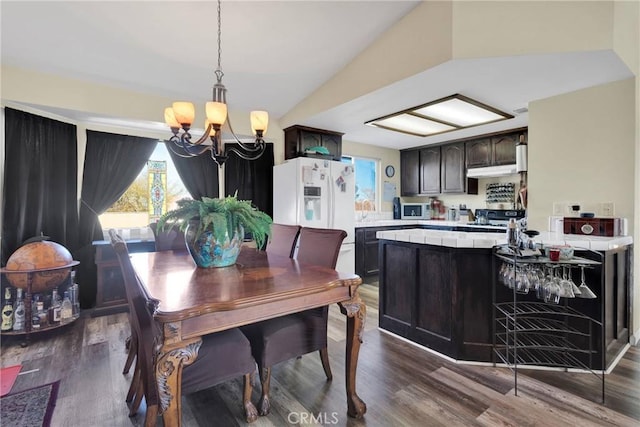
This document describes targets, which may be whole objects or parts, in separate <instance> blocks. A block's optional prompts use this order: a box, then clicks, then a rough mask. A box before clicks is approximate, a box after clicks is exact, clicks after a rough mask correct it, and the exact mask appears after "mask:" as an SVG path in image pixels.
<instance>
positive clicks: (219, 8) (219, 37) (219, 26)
mask: <svg viewBox="0 0 640 427" xmlns="http://www.w3.org/2000/svg"><path fill="white" fill-rule="evenodd" d="M220 3H221V2H220V0H218V70H217V71H220V73H218V72H217V71H216V75H217V76H218V80H220V79H221V78H222V75H223V73H222V65H221V63H222V60H221V58H222V45H221V42H220V39H221V38H222V19H221V18H220V16H221V13H220V11H221V6H220Z"/></svg>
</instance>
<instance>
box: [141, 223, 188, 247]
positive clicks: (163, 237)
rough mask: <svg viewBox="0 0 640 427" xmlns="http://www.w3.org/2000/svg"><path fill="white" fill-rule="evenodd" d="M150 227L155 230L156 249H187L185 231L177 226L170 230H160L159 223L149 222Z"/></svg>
mask: <svg viewBox="0 0 640 427" xmlns="http://www.w3.org/2000/svg"><path fill="white" fill-rule="evenodd" d="M149 228H150V229H151V231H153V238H154V240H155V242H156V251H171V250H185V251H186V250H187V244H186V243H185V242H184V233H183V232H182V231H180V230H179V229H178V228H177V227H173V228H171V229H170V230H169V231H158V224H157V223H155V222H152V223H151V224H149Z"/></svg>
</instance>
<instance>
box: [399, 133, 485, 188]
mask: <svg viewBox="0 0 640 427" xmlns="http://www.w3.org/2000/svg"><path fill="white" fill-rule="evenodd" d="M400 166H401V171H400V172H401V178H400V182H401V194H402V195H403V196H435V195H438V194H442V193H451V194H455V193H457V194H460V193H467V194H478V180H477V179H474V178H467V174H466V167H465V144H464V142H458V143H454V144H445V145H437V146H433V147H425V148H421V149H419V150H405V151H401V152H400Z"/></svg>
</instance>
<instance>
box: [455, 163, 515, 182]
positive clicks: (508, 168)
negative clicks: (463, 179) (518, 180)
mask: <svg viewBox="0 0 640 427" xmlns="http://www.w3.org/2000/svg"><path fill="white" fill-rule="evenodd" d="M516 173H518V172H517V168H516V164H515V163H514V164H512V165H500V166H487V167H485V168H473V169H468V170H467V177H469V178H491V177H495V176H507V175H513V174H516Z"/></svg>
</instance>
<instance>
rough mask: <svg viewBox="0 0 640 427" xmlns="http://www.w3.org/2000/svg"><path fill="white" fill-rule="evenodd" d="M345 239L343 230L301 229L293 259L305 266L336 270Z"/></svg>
mask: <svg viewBox="0 0 640 427" xmlns="http://www.w3.org/2000/svg"><path fill="white" fill-rule="evenodd" d="M345 237H347V232H346V231H344V230H337V229H326V228H311V227H302V228H301V229H300V237H299V238H298V239H299V241H298V251H297V253H296V256H295V258H296V259H297V260H298V261H300V262H302V263H305V264H313V265H319V266H322V267H329V268H336V263H337V262H338V255H339V253H340V245H342V241H343V240H344V238H345Z"/></svg>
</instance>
